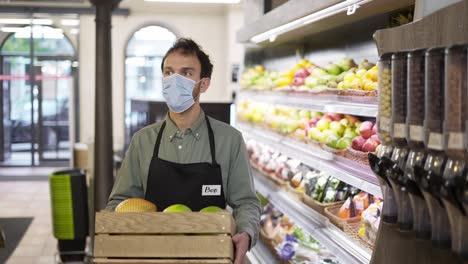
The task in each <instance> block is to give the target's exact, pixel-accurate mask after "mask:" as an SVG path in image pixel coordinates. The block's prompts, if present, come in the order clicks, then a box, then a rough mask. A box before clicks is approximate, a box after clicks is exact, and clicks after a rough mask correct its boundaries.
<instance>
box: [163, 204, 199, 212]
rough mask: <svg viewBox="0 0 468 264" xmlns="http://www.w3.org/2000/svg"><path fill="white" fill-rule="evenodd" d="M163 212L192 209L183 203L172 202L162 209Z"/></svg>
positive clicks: (189, 210) (190, 210)
mask: <svg viewBox="0 0 468 264" xmlns="http://www.w3.org/2000/svg"><path fill="white" fill-rule="evenodd" d="M163 212H164V213H188V212H192V209H190V208H189V207H188V206H186V205H183V204H174V205H171V206H169V207H167V208H166V209H164V211H163Z"/></svg>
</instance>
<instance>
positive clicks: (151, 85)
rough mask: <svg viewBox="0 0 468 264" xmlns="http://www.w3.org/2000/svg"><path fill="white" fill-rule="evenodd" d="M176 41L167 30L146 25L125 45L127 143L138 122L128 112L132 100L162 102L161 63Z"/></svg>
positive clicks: (134, 115) (136, 128) (137, 119)
mask: <svg viewBox="0 0 468 264" xmlns="http://www.w3.org/2000/svg"><path fill="white" fill-rule="evenodd" d="M176 38H177V37H176V35H175V34H174V33H173V32H171V31H170V30H169V29H167V28H164V27H161V26H147V27H144V28H141V29H139V30H138V31H136V32H135V33H134V34H133V36H132V37H131V39H130V41H129V42H128V45H127V49H126V57H125V128H126V129H125V130H126V142H127V143H128V141H129V139H130V138H131V135H132V134H133V133H134V132H135V130H138V129H139V125H138V124H139V123H140V121H141V120H142V117H141V116H139V114H137V113H132V106H131V105H132V100H151V101H163V97H162V82H161V79H162V73H161V62H162V58H163V57H164V54H166V52H167V50H168V49H169V48H170V47H171V46H172V44H173V43H174V41H175V40H176ZM143 119H144V117H143Z"/></svg>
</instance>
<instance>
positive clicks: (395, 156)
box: [369, 0, 468, 264]
mask: <svg viewBox="0 0 468 264" xmlns="http://www.w3.org/2000/svg"><path fill="white" fill-rule="evenodd" d="M467 13H468V0H461V1H458V2H457V3H454V4H452V5H449V6H447V7H445V8H442V9H440V10H436V11H434V12H432V13H431V14H428V15H426V16H424V17H420V18H417V19H416V20H415V21H414V22H411V23H408V24H406V25H403V26H399V27H394V28H389V29H382V30H378V31H377V32H376V33H375V34H374V39H375V40H376V43H377V48H378V52H379V56H380V57H381V58H386V59H387V60H388V56H389V55H387V54H392V55H394V56H393V62H392V63H391V64H392V71H389V72H390V73H391V75H393V77H392V78H391V79H392V81H391V82H390V83H391V85H392V86H393V88H394V90H393V93H390V96H391V97H393V100H391V101H393V104H392V102H390V105H392V106H393V108H394V109H391V108H392V107H390V110H393V115H392V114H389V113H388V111H386V110H388V104H385V100H386V99H387V98H388V94H386V93H385V92H386V90H384V89H382V87H379V88H380V90H379V111H378V113H379V120H378V121H379V128H385V129H380V130H379V137H380V139H381V141H382V142H383V145H384V146H385V147H384V149H385V148H387V149H391V150H386V151H382V150H379V152H378V153H377V156H375V155H369V160H370V163H371V166H372V169H373V170H374V172H376V173H379V181H380V184H381V185H382V186H381V187H382V191H383V193H384V208H383V213H385V208H386V206H387V205H388V204H387V200H385V194H386V193H387V196H389V197H392V192H389V191H387V192H386V191H385V190H388V189H390V190H392V191H394V196H393V198H396V200H397V201H398V205H399V206H400V208H399V210H398V214H397V215H398V222H399V224H400V225H399V228H398V231H397V228H395V226H394V225H389V224H386V223H385V221H384V220H385V219H384V218H382V224H381V225H380V228H379V235H378V237H377V240H376V244H375V250H374V254H373V256H372V261H371V263H376V264H377V263H378V264H387V263H388V264H390V263H391V264H393V263H424V264H435V263H444V264H447V263H467V261H468V216H467V213H468V164H467V162H468V155H467V153H468V152H467V148H468V131H467V130H468V129H467V128H468V109H467V108H468V69H467V68H468V66H467V65H468V58H467V57H468V55H467V52H468V51H467V45H468V19H467V18H466V14H467ZM404 54H407V64H406V68H407V72H406V73H407V76H406V79H407V80H406V81H407V83H406V84H407V87H406V89H407V93H406V95H405V94H401V93H402V91H403V88H402V85H401V84H402V83H404V82H403V81H402V77H401V76H403V73H402V72H403V71H402V70H400V69H402V68H403V67H404V66H403V64H402V63H401V61H402V60H403V57H404ZM385 56H386V57H385ZM381 65H382V64H380V65H379V67H381ZM423 65H424V66H423ZM380 70H383V69H380V68H379V71H380ZM380 78H383V79H382V80H380ZM385 78H386V76H380V75H379V86H380V85H382V84H383V85H385V84H387V79H385ZM397 82H399V83H400V84H397ZM405 96H406V99H407V109H406V120H404V121H402V120H401V119H400V118H401V117H403V113H404V110H405V109H403V107H401V105H400V106H397V104H396V101H397V100H398V101H401V100H402V99H404V98H405ZM423 98H424V100H423ZM382 101H384V102H382ZM392 121H393V122H392ZM389 123H390V124H391V125H390V124H389ZM402 123H405V128H403V125H402ZM392 126H393V127H392ZM402 128H403V129H402ZM384 132H387V133H384ZM403 134H404V136H403ZM386 136H388V137H386ZM405 150H406V151H405ZM381 152H383V154H382V153H381ZM405 152H406V153H405ZM389 153H391V158H390V159H389V158H388V157H389ZM405 155H407V157H406V163H405V165H404V167H403V168H402V167H401V163H402V162H403V160H405ZM392 163H393V165H392ZM377 165H380V166H377ZM384 165H385V166H387V167H390V169H386V170H385V172H387V174H385V175H381V174H383V172H384V170H383V169H384V168H383V167H385V166H384ZM400 170H403V175H404V176H403V177H402V176H401V174H402V172H401V171H400ZM385 176H387V177H385ZM389 182H390V184H388V183H389ZM389 185H390V186H389ZM395 194H396V195H395ZM406 194H407V195H406ZM406 196H407V197H408V199H409V201H410V204H411V209H412V210H411V211H407V210H404V209H405V208H402V205H403V204H405V203H406V202H407V200H406ZM405 207H406V206H405ZM387 210H388V208H387ZM410 223H412V227H411V228H412V230H413V231H414V234H415V236H412V234H413V232H401V230H405V229H406V228H409V226H410ZM427 238H430V241H429V240H427ZM408 248H410V249H408ZM382 252H383V253H382Z"/></svg>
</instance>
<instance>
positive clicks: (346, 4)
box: [250, 0, 373, 43]
mask: <svg viewBox="0 0 468 264" xmlns="http://www.w3.org/2000/svg"><path fill="white" fill-rule="evenodd" d="M370 1H373V0H347V1H343V2H340V3H338V4H336V5H332V6H330V7H327V8H324V9H322V10H319V11H317V12H314V13H312V14H310V15H307V16H305V17H301V18H299V19H296V20H293V21H291V22H289V23H286V24H283V25H281V26H278V27H276V28H273V29H270V30H268V31H265V32H263V33H260V34H258V35H256V36H253V37H252V38H250V41H251V42H254V43H260V42H263V41H266V40H270V39H271V37H272V36H275V37H274V38H276V37H278V36H279V35H280V34H283V33H286V32H288V31H291V30H294V29H297V28H300V27H302V26H304V25H308V24H310V23H313V22H316V21H318V20H321V19H324V18H327V17H330V16H333V15H335V14H338V13H341V12H344V11H348V10H350V8H351V9H352V10H353V11H356V9H357V8H358V7H359V6H360V5H363V4H365V3H368V2H370ZM348 14H349V15H352V14H354V12H349V11H348Z"/></svg>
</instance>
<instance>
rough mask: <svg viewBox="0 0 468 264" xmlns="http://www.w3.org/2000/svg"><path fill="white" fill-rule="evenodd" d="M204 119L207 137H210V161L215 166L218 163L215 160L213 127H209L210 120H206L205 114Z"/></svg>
mask: <svg viewBox="0 0 468 264" xmlns="http://www.w3.org/2000/svg"><path fill="white" fill-rule="evenodd" d="M205 119H206V126H207V127H208V137H209V139H210V152H211V163H212V164H213V165H215V166H217V165H218V163H217V162H216V155H215V154H216V151H215V150H216V147H215V140H214V134H213V129H212V128H211V124H210V121H209V120H208V116H206V115H205Z"/></svg>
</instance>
